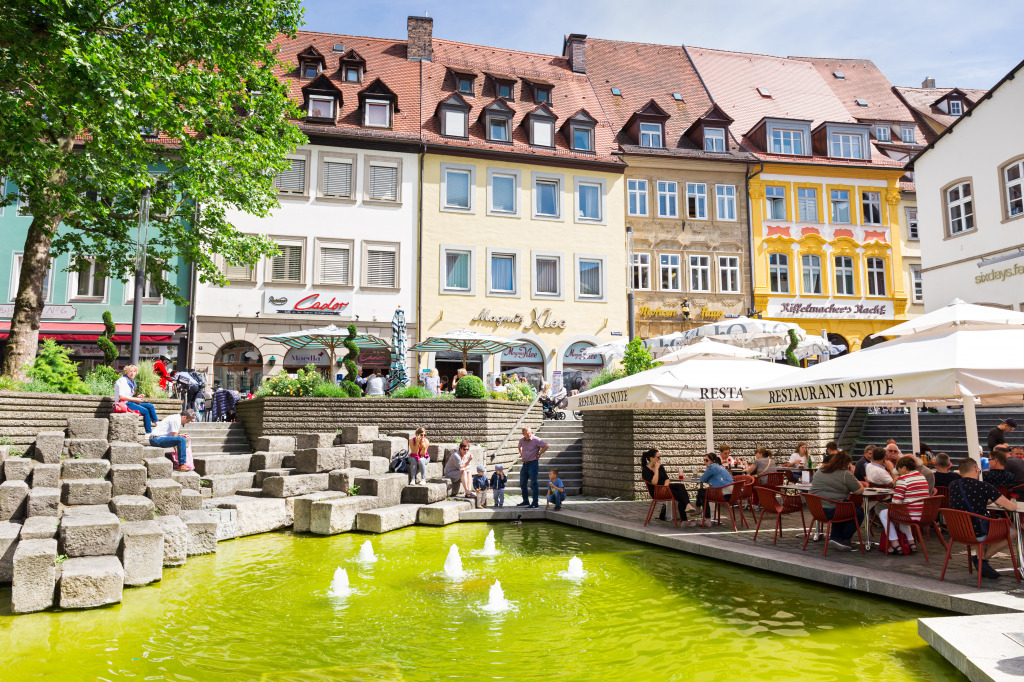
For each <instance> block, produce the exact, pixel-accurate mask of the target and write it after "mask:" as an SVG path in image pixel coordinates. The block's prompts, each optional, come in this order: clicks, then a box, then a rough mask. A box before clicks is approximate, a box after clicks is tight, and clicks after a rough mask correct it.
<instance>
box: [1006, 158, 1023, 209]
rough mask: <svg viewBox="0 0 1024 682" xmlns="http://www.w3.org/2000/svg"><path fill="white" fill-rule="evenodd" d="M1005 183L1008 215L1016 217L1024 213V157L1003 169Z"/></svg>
mask: <svg viewBox="0 0 1024 682" xmlns="http://www.w3.org/2000/svg"><path fill="white" fill-rule="evenodd" d="M1003 183H1004V191H1005V192H1006V217H1007V218H1016V217H1017V216H1019V215H1022V214H1024V159H1022V160H1020V161H1015V162H1013V163H1011V164H1010V165H1009V166H1007V167H1006V168H1004V169H1003Z"/></svg>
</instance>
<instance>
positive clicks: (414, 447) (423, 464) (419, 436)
mask: <svg viewBox="0 0 1024 682" xmlns="http://www.w3.org/2000/svg"><path fill="white" fill-rule="evenodd" d="M429 446H430V441H429V440H427V430H426V429H425V428H423V427H422V426H421V427H419V428H418V429H416V433H415V434H414V435H413V437H412V438H410V439H409V458H408V461H407V464H408V467H409V485H426V484H427V462H429V461H430V454H429V452H428V451H427V448H428V447H429ZM417 473H418V474H419V477H420V480H419V481H418V482H417V480H416V474H417Z"/></svg>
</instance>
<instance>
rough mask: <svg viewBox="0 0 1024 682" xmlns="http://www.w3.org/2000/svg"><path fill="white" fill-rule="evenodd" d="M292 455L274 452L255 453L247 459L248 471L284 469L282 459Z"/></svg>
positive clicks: (278, 451)
mask: <svg viewBox="0 0 1024 682" xmlns="http://www.w3.org/2000/svg"><path fill="white" fill-rule="evenodd" d="M291 455H292V453H291V452H290V451H289V452H282V451H280V450H275V451H271V452H257V453H255V454H253V456H252V457H250V458H249V471H263V470H264V469H282V468H284V465H283V462H284V458H285V457H288V456H291Z"/></svg>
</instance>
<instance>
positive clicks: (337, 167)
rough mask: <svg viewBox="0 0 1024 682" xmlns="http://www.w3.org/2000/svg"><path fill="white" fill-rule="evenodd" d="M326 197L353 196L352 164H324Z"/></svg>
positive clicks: (330, 162) (334, 162)
mask: <svg viewBox="0 0 1024 682" xmlns="http://www.w3.org/2000/svg"><path fill="white" fill-rule="evenodd" d="M324 196H326V197H351V196H352V164H351V163H341V162H338V161H325V162H324Z"/></svg>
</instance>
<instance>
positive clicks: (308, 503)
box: [288, 490, 346, 533]
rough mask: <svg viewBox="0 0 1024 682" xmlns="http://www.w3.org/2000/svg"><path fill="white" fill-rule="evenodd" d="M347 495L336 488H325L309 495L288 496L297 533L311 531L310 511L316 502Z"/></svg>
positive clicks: (293, 525)
mask: <svg viewBox="0 0 1024 682" xmlns="http://www.w3.org/2000/svg"><path fill="white" fill-rule="evenodd" d="M345 496H346V495H345V493H343V492H338V491H336V490H324V491H321V492H318V493H310V494H309V495H299V496H298V497H290V498H288V500H289V501H291V503H292V530H293V531H295V532H296V533H308V532H309V523H310V511H311V510H312V508H313V503H314V502H321V501H323V500H336V499H340V498H342V497H345Z"/></svg>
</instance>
